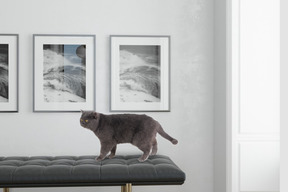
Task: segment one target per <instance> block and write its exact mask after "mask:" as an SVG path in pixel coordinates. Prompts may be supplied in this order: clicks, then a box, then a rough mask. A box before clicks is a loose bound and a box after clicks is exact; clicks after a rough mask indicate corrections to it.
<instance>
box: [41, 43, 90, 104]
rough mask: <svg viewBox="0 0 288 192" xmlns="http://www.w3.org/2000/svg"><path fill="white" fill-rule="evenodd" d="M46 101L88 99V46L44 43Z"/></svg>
mask: <svg viewBox="0 0 288 192" xmlns="http://www.w3.org/2000/svg"><path fill="white" fill-rule="evenodd" d="M43 62H44V63H43V92H44V101H45V102H85V101H86V46H85V45H77V44H71V45H70V44H43Z"/></svg>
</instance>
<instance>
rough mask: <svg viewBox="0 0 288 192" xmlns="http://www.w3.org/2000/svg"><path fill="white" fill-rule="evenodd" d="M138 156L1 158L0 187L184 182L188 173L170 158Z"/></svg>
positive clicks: (169, 183)
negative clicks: (140, 157) (141, 161)
mask: <svg viewBox="0 0 288 192" xmlns="http://www.w3.org/2000/svg"><path fill="white" fill-rule="evenodd" d="M138 157H139V156H138V155H137V156H136V155H130V156H116V157H114V158H113V159H105V160H103V161H101V162H96V161H95V156H79V157H76V156H57V157H0V188H1V187H57V186H105V185H107V186H108V185H109V186H110V185H123V184H125V183H132V185H175V184H179V185H180V184H183V183H184V180H185V173H184V172H183V171H181V170H180V169H179V168H178V167H177V166H176V165H175V164H174V163H173V162H172V161H171V159H170V158H169V157H166V156H162V155H155V156H152V157H149V159H148V160H147V161H145V162H144V163H139V162H138V160H137V159H138Z"/></svg>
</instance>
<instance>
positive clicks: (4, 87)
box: [0, 44, 9, 102]
mask: <svg viewBox="0 0 288 192" xmlns="http://www.w3.org/2000/svg"><path fill="white" fill-rule="evenodd" d="M8 48H9V45H8V44H0V102H8V100H9V92H8V90H9V80H8V79H9V78H8V72H9V57H8Z"/></svg>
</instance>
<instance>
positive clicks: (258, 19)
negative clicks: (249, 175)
mask: <svg viewBox="0 0 288 192" xmlns="http://www.w3.org/2000/svg"><path fill="white" fill-rule="evenodd" d="M239 2H240V7H239V10H240V11H239V25H240V26H239V31H240V35H239V45H240V52H239V60H240V61H239V67H240V71H239V72H240V82H239V83H240V90H241V91H240V119H241V122H240V131H241V133H274V132H278V131H279V129H278V128H279V119H278V118H279V64H278V63H279V34H278V33H279V7H278V3H277V1H275V0H241V1H239ZM272 111H273V112H272Z"/></svg>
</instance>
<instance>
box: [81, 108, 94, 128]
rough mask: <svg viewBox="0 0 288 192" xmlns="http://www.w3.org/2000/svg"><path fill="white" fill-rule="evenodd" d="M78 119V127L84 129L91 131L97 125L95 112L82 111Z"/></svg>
mask: <svg viewBox="0 0 288 192" xmlns="http://www.w3.org/2000/svg"><path fill="white" fill-rule="evenodd" d="M81 112H82V115H81V117H80V125H81V126H82V127H84V128H87V129H90V130H93V129H94V128H95V126H96V124H97V119H98V113H96V112H95V111H83V110H81Z"/></svg>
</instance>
